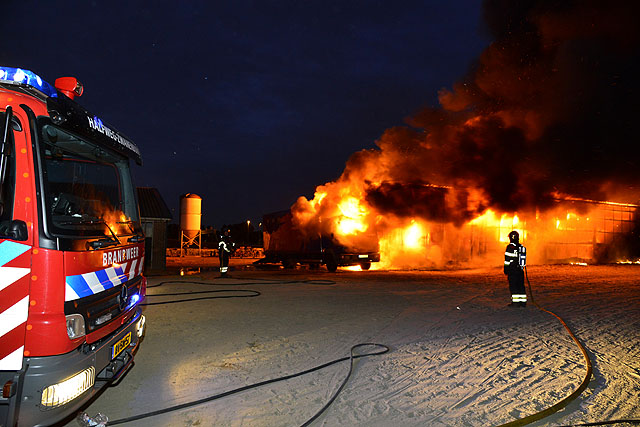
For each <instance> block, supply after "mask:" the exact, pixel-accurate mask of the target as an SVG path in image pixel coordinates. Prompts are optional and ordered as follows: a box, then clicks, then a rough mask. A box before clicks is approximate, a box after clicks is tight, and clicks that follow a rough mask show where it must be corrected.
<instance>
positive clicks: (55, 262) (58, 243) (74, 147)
mask: <svg viewBox="0 0 640 427" xmlns="http://www.w3.org/2000/svg"><path fill="white" fill-rule="evenodd" d="M82 90H83V89H82V85H81V84H80V83H78V81H77V80H76V79H75V78H72V77H64V78H61V79H58V80H56V84H55V86H52V85H50V84H49V83H47V82H46V81H44V80H42V79H41V78H40V77H39V76H37V75H36V74H34V73H32V72H30V71H28V70H23V69H20V68H9V67H0V139H1V141H0V143H1V144H2V146H1V150H0V387H2V393H1V394H0V426H7V427H13V426H16V425H17V426H43V425H50V424H54V423H56V422H58V421H61V420H63V419H64V418H66V417H68V416H70V415H73V414H74V413H75V412H76V411H78V410H79V409H80V407H81V406H82V405H83V404H84V403H86V402H87V401H88V400H89V399H91V398H92V397H93V396H94V395H95V394H96V393H97V392H98V391H99V390H100V389H101V388H103V387H105V386H107V385H109V384H113V382H114V381H116V380H117V379H118V378H120V377H121V376H122V375H123V374H124V373H125V372H127V371H128V369H129V368H130V367H131V366H132V363H133V357H134V354H135V352H136V350H137V348H138V344H139V343H140V342H141V340H142V338H143V335H144V326H145V324H144V323H145V321H144V316H143V315H142V310H141V308H140V302H141V301H142V300H143V299H144V296H145V292H146V279H145V278H144V277H143V275H142V268H143V263H144V234H143V232H142V228H141V225H140V220H139V213H138V205H137V200H136V191H135V187H134V186H133V184H132V179H131V174H130V167H129V162H130V160H133V161H135V162H136V163H138V164H141V163H142V159H141V156H140V152H139V150H138V147H137V146H136V145H135V144H134V143H132V142H131V141H130V140H129V139H127V138H126V137H125V136H124V135H122V134H121V133H120V132H118V131H116V130H115V129H114V128H113V127H111V126H108V125H107V124H105V123H103V122H102V121H101V120H100V119H99V118H98V117H96V116H94V115H93V114H91V113H89V112H88V111H87V110H85V109H84V108H83V107H81V106H80V105H79V104H77V103H76V102H75V101H74V100H73V98H74V97H75V96H79V95H81V94H82Z"/></svg>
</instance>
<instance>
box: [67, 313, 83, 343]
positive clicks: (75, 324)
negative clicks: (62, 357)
mask: <svg viewBox="0 0 640 427" xmlns="http://www.w3.org/2000/svg"><path fill="white" fill-rule="evenodd" d="M66 317H67V335H69V339H74V338H79V337H83V336H85V335H86V333H85V329H84V317H82V314H69V315H67V316H66Z"/></svg>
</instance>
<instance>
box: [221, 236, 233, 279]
mask: <svg viewBox="0 0 640 427" xmlns="http://www.w3.org/2000/svg"><path fill="white" fill-rule="evenodd" d="M234 249H235V243H233V242H232V241H231V236H229V230H225V231H224V234H222V236H220V242H218V257H219V259H220V277H227V272H228V271H229V255H230V254H231V252H232V251H233V250H234Z"/></svg>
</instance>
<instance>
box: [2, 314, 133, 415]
mask: <svg viewBox="0 0 640 427" xmlns="http://www.w3.org/2000/svg"><path fill="white" fill-rule="evenodd" d="M143 334H144V316H143V315H142V310H141V308H140V307H138V308H137V311H136V312H135V314H134V315H133V317H132V318H131V319H129V321H128V322H127V323H125V324H124V325H122V327H120V328H119V329H118V330H117V331H116V332H115V333H113V334H112V335H110V336H108V337H106V338H104V339H103V340H101V341H99V342H96V343H93V344H85V345H83V346H81V347H79V348H77V349H75V350H73V351H71V352H69V353H66V354H62V355H58V356H47V357H31V358H25V365H24V366H26V370H25V372H24V373H23V378H24V381H23V383H22V384H23V386H22V390H19V391H18V393H17V395H16V396H15V397H16V398H19V400H18V401H17V402H16V403H17V405H19V407H18V409H17V411H16V416H17V425H18V426H48V425H51V424H54V423H56V422H58V421H61V420H63V419H64V418H66V417H68V416H70V415H74V414H75V413H76V412H77V411H78V410H79V409H80V408H81V407H82V406H83V405H84V404H85V403H87V401H89V400H90V399H91V398H92V397H94V396H95V395H96V394H97V393H98V392H99V391H100V390H102V389H103V388H104V387H105V386H107V385H109V384H110V383H112V382H113V381H116V380H117V379H119V378H120V377H122V375H124V374H125V373H126V372H127V371H128V369H129V368H130V367H131V366H133V356H134V353H135V351H136V350H137V347H138V344H139V343H140V342H141V340H142V337H143ZM8 425H12V424H8Z"/></svg>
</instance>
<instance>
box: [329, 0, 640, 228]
mask: <svg viewBox="0 0 640 427" xmlns="http://www.w3.org/2000/svg"><path fill="white" fill-rule="evenodd" d="M639 18H640V6H638V4H637V3H636V2H625V1H618V2H616V1H607V2H601V1H529V2H513V1H510V0H489V1H486V2H485V20H486V23H487V26H488V30H489V31H490V32H491V34H492V35H493V36H494V37H495V41H494V42H493V43H492V44H491V45H490V46H489V47H488V48H487V49H486V50H485V52H483V53H482V55H481V56H480V58H478V60H477V61H476V63H475V64H474V66H473V67H472V69H471V70H470V71H469V73H468V75H467V77H466V78H465V79H464V80H463V81H461V82H458V83H456V84H455V85H454V86H453V89H452V90H446V89H443V90H441V91H440V102H441V107H440V108H434V109H428V110H425V111H422V112H419V113H418V114H416V115H415V116H414V117H411V118H410V119H408V121H407V122H408V125H409V126H408V127H397V128H392V129H389V130H387V131H386V132H385V133H384V135H382V137H381V138H380V140H379V141H377V144H378V147H379V151H376V150H374V152H373V153H372V152H370V151H366V152H362V153H357V154H356V155H354V156H353V158H352V159H351V160H350V161H349V162H348V164H347V168H346V170H345V173H344V174H343V176H342V178H341V180H343V181H349V180H352V179H353V178H354V177H358V176H360V175H363V170H366V171H368V173H369V175H368V176H366V177H364V178H366V179H369V180H370V181H371V182H372V183H373V184H371V183H369V184H370V185H368V187H367V189H366V192H367V196H366V200H367V201H368V202H369V203H370V204H371V205H372V206H374V207H375V208H376V209H377V210H378V211H379V212H382V213H385V212H388V213H393V214H395V215H398V216H413V215H418V216H420V217H423V218H425V219H428V220H441V221H453V222H458V221H460V220H461V219H464V218H465V217H471V216H473V215H474V214H477V213H481V212H482V211H483V210H485V209H486V208H493V209H496V210H498V211H502V212H512V211H516V210H519V209H520V210H523V209H528V208H530V209H534V208H536V209H544V208H546V207H548V206H551V205H552V201H553V199H554V198H555V197H558V196H565V195H566V196H573V197H580V198H588V199H599V200H604V199H607V198H610V199H611V198H616V197H619V198H620V197H622V198H623V199H625V201H632V202H635V201H637V200H638V198H639V197H640V156H639V154H640V149H639V148H638V147H639V139H640V138H639V137H638V130H637V126H636V122H638V119H639V118H640V109H639V108H638V107H639V102H638V100H639V99H640V97H639V95H640V91H639V81H640V67H639V53H640V43H639V41H640V30H639V28H640V26H638V25H637V23H638V22H640V19H639ZM367 162H374V163H375V164H376V168H372V167H371V166H370V165H369V166H365V165H363V163H367ZM372 170H373V171H372ZM365 175H366V174H365ZM385 182H391V183H392V184H389V183H386V184H385ZM416 182H420V183H425V184H435V185H440V186H450V187H454V188H471V189H476V190H477V191H479V192H480V194H481V197H478V198H471V199H468V200H473V203H470V204H467V205H466V206H464V207H461V206H460V203H459V202H460V200H456V201H455V202H454V203H453V207H455V208H456V209H457V210H455V209H451V206H449V207H446V206H442V204H441V206H440V207H429V208H426V207H424V204H428V205H431V202H432V200H431V199H432V194H430V192H432V190H424V191H423V192H422V193H420V194H417V197H416V192H418V190H417V187H416V184H415V183H416ZM427 188H429V187H427ZM425 192H426V193H425ZM450 204H451V203H450ZM417 205H421V206H422V207H416V206H417Z"/></svg>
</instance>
